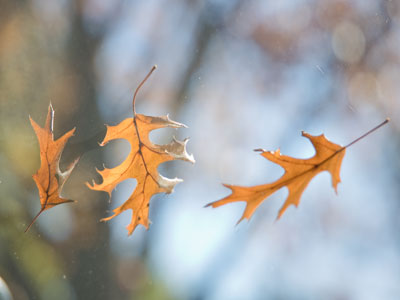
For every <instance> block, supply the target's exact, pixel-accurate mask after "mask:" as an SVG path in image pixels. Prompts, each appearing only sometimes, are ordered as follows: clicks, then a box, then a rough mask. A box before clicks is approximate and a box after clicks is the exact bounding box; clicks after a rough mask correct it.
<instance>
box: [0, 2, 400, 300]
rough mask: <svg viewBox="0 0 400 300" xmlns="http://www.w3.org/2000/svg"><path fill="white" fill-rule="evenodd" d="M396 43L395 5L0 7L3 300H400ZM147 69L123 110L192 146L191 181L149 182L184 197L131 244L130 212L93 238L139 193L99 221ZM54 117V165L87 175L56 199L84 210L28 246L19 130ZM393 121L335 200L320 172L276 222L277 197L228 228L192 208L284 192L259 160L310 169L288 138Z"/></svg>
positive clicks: (23, 145)
mask: <svg viewBox="0 0 400 300" xmlns="http://www.w3.org/2000/svg"><path fill="white" fill-rule="evenodd" d="M399 24H400V2H399V1H397V0H392V1H389V0H362V1H350V0H348V1H343V0H318V1H317V0H297V1H293V0H285V1H261V0H259V1H256V0H250V1H240V0H229V1H227V0H225V1H224V0H208V1H204V0H203V1H200V0H187V1H174V0H169V1H165V0H147V1H134V0H132V1H128V0H125V1H118V0H115V1H103V0H54V1H47V0H18V1H17V0H2V1H0V277H2V278H3V280H4V281H5V282H6V284H7V285H8V287H9V289H10V291H11V293H12V294H13V297H14V299H18V300H19V299H22V300H24V299H61V300H63V299H198V300H200V299H337V300H347V299H362V300H368V299H400V235H399V231H400V218H399V214H400V202H399V200H400V184H399V181H400V174H399V170H400V134H399V131H400V101H399V97H400V84H399V83H398V80H399V78H400V57H399V55H400V27H399ZM154 64H157V65H158V69H157V70H156V72H155V73H154V74H153V75H152V77H151V78H150V79H149V80H148V82H146V84H145V86H144V87H143V89H142V90H141V92H140V94H139V98H138V100H137V107H136V110H137V112H138V113H142V114H146V115H153V116H159V115H165V114H167V113H169V115H170V117H171V119H173V120H175V121H178V122H182V123H184V124H186V125H188V126H189V128H188V129H180V130H178V131H176V130H164V129H163V130H158V131H156V132H154V133H153V134H152V136H151V138H152V140H153V141H155V142H157V143H168V142H169V141H170V140H171V138H172V136H174V135H175V136H176V137H178V138H180V139H183V138H185V137H190V138H191V140H190V141H189V143H188V152H189V153H193V154H194V156H195V159H196V164H195V165H191V164H189V163H185V162H180V161H178V162H177V161H174V162H169V163H166V164H164V165H162V166H161V167H160V168H159V170H160V173H161V174H163V175H164V176H167V177H170V178H174V177H175V176H176V177H179V178H182V179H184V182H183V183H181V184H179V185H177V187H176V189H175V192H174V193H173V194H170V195H157V196H155V197H153V198H152V201H151V205H150V208H151V210H150V219H151V220H152V222H153V223H152V225H151V226H150V229H149V230H148V231H146V230H145V229H144V228H143V227H139V228H137V229H136V230H135V232H134V233H133V235H132V236H130V237H128V236H127V230H126V229H125V226H126V225H128V224H129V220H130V217H131V214H130V212H129V211H127V212H125V213H123V214H122V215H120V216H118V217H116V218H114V219H113V220H111V221H109V222H107V223H103V222H99V220H100V219H101V218H103V217H107V216H109V215H110V211H111V210H112V209H113V208H115V207H117V206H119V205H120V204H121V203H123V202H124V201H125V200H126V199H127V198H128V197H129V195H130V193H131V192H132V191H133V189H134V186H135V180H133V179H132V180H127V181H126V182H123V183H122V184H120V185H119V186H118V187H117V189H116V190H115V191H114V192H113V195H112V199H111V202H109V200H108V197H107V195H106V194H105V193H102V192H95V191H92V190H89V189H88V188H87V187H86V186H85V182H86V181H91V180H92V179H95V180H96V181H97V182H99V181H100V180H101V179H100V177H99V175H98V174H97V173H96V171H95V168H96V167H97V168H100V169H101V168H102V166H103V163H104V164H105V165H106V166H107V167H115V166H117V165H118V164H120V163H121V162H122V161H123V160H124V158H125V157H126V155H127V154H128V153H129V147H128V143H127V142H126V141H123V140H117V141H113V142H111V143H109V144H108V145H107V146H105V147H99V146H98V143H99V142H101V141H102V139H103V137H104V135H105V126H104V124H111V125H116V124H118V123H119V122H120V121H122V120H123V119H125V118H127V117H131V116H132V114H131V104H132V95H133V92H134V90H135V88H136V87H137V85H138V83H139V82H140V81H141V80H142V79H143V78H144V76H145V75H146V74H147V72H148V71H149V70H150V68H151V67H152V65H154ZM50 101H51V103H52V104H53V107H54V109H55V124H54V132H55V137H56V138H58V137H60V136H61V135H62V134H64V133H65V132H66V131H67V130H70V129H71V128H73V127H76V128H77V129H76V134H75V136H74V137H72V138H71V139H70V140H69V142H68V143H67V145H66V148H65V150H64V154H63V156H62V159H61V168H62V169H65V168H66V167H67V166H68V165H69V164H70V163H71V162H72V161H73V159H75V158H76V157H78V156H81V159H80V162H79V163H78V165H77V166H76V168H75V170H74V171H73V173H72V175H71V177H70V179H69V181H67V183H66V185H65V187H64V190H63V193H62V194H63V196H64V197H66V198H69V199H74V200H77V203H74V204H64V205H60V206H58V207H55V208H52V209H51V210H48V211H46V212H44V213H43V214H42V215H41V216H40V217H39V219H38V221H37V222H36V223H35V224H34V226H33V227H32V228H31V229H30V231H29V232H28V233H26V234H24V233H23V231H24V230H25V228H26V226H27V225H28V224H29V223H30V221H31V220H32V218H33V217H34V215H36V213H37V212H38V211H39V208H40V204H39V196H38V191H37V188H36V186H35V184H34V181H33V180H32V177H31V176H32V174H34V173H35V172H36V171H37V169H38V168H39V165H40V158H39V145H38V142H37V138H36V136H35V134H34V131H33V129H32V128H31V125H30V123H29V115H30V116H31V117H32V118H33V119H34V120H35V121H36V122H37V123H38V124H40V125H41V126H43V125H44V122H45V118H46V113H47V107H48V105H49V103H50ZM386 117H390V118H391V122H390V123H389V124H388V125H386V126H385V127H383V128H381V129H379V131H377V132H374V133H373V134H372V135H370V136H368V137H367V138H365V139H363V140H361V141H360V142H358V143H356V144H355V145H353V146H351V147H350V148H349V149H347V153H346V156H345V158H344V160H343V165H342V169H341V178H342V183H341V184H340V185H339V187H338V195H335V193H334V190H333V189H332V187H331V183H330V176H329V174H328V173H326V172H325V173H323V174H320V175H319V176H317V177H316V178H315V179H314V180H313V181H312V182H311V184H310V185H309V187H308V188H307V189H306V191H305V193H304V194H303V196H302V199H301V203H300V206H299V207H298V208H297V209H296V208H295V207H293V206H292V207H290V208H289V209H288V210H287V211H286V213H285V214H284V215H283V217H282V218H281V219H280V220H279V221H275V219H276V215H277V213H278V210H279V208H280V207H281V205H282V204H283V202H284V199H285V197H286V195H287V191H286V190H285V189H282V190H280V191H278V192H277V193H276V194H274V195H272V196H271V197H270V198H268V200H266V201H265V202H264V203H263V204H262V205H261V206H260V207H259V209H258V210H257V211H256V213H255V214H254V216H253V218H252V219H251V220H250V221H249V222H247V221H244V222H242V223H240V224H239V225H238V226H235V224H236V222H237V220H238V219H239V218H240V216H241V214H242V212H243V209H244V206H245V205H244V203H237V204H230V205H226V206H223V207H220V208H216V209H212V208H203V206H204V205H206V204H207V203H209V202H211V201H215V200H218V199H221V198H223V197H225V196H226V195H228V194H229V190H228V189H226V188H224V187H223V186H222V185H221V183H229V184H239V185H256V184H263V183H267V182H272V181H274V180H276V179H277V178H279V177H280V176H281V174H282V173H283V170H282V169H281V168H280V167H279V166H277V165H274V164H272V163H271V162H269V161H267V160H266V159H264V158H263V157H261V156H260V155H259V154H257V153H255V152H253V151H252V150H253V149H255V148H264V149H267V150H276V149H277V148H280V149H281V152H282V153H283V154H285V155H291V156H294V157H299V158H307V157H310V156H312V155H313V153H314V150H313V148H312V146H311V144H310V143H309V141H308V140H307V139H305V138H303V137H301V135H300V133H301V130H305V131H307V132H309V133H311V134H313V135H317V134H321V133H324V134H325V135H326V136H327V137H328V139H330V140H331V141H333V142H335V143H338V144H341V145H346V144H348V143H349V142H351V141H352V140H354V139H356V138H357V137H359V136H360V135H362V134H363V133H365V132H366V131H368V130H369V129H371V128H373V127H374V126H376V125H378V124H379V123H380V122H382V121H383V120H384V119H385V118H386ZM2 286H4V285H2ZM2 289H4V288H0V290H2ZM3 293H4V292H3ZM4 297H5V296H4ZM0 298H1V297H0Z"/></svg>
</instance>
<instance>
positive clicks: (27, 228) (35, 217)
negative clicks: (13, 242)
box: [24, 206, 46, 233]
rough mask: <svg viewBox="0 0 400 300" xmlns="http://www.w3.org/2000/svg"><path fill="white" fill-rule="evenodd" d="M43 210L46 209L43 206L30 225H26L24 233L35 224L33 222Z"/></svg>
mask: <svg viewBox="0 0 400 300" xmlns="http://www.w3.org/2000/svg"><path fill="white" fill-rule="evenodd" d="M44 207H46V206H44ZM43 211H44V209H43V208H42V209H41V210H40V211H39V212H38V214H37V215H36V216H35V217H34V218H33V220H32V222H31V224H29V226H28V227H26V229H25V231H24V233H26V232H27V231H28V230H29V228H31V226H32V225H33V223H35V221H36V220H37V218H38V217H39V216H40V214H41V213H42V212H43Z"/></svg>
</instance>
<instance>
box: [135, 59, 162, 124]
mask: <svg viewBox="0 0 400 300" xmlns="http://www.w3.org/2000/svg"><path fill="white" fill-rule="evenodd" d="M155 69H157V65H154V66H153V67H152V68H151V70H150V72H149V73H148V74H147V75H146V77H145V78H144V79H143V80H142V82H141V83H140V84H139V85H138V87H137V88H136V90H135V94H133V100H132V106H133V116H134V117H135V116H136V109H135V102H136V95H137V93H138V92H139V90H140V88H141V87H142V85H143V84H144V83H145V82H146V80H147V79H148V78H149V77H150V75H151V73H153V72H154V70H155Z"/></svg>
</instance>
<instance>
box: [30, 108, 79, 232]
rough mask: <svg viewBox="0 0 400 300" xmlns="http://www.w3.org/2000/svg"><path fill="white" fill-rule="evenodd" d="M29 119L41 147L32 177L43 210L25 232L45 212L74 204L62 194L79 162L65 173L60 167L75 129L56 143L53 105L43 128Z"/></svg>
mask: <svg viewBox="0 0 400 300" xmlns="http://www.w3.org/2000/svg"><path fill="white" fill-rule="evenodd" d="M29 119H30V121H31V124H32V127H33V129H34V130H35V133H36V136H37V138H38V141H39V146H40V161H41V164H40V168H39V170H38V171H37V172H36V174H34V175H33V176H32V177H33V180H34V181H35V182H36V185H37V188H38V190H39V196H40V204H41V209H40V211H39V213H38V214H37V215H36V216H35V218H34V219H33V221H32V222H31V224H29V226H28V227H27V228H26V230H25V232H26V231H28V230H29V228H30V227H31V226H32V224H33V223H34V222H35V221H36V219H37V218H38V217H39V215H40V214H41V213H42V212H43V211H45V210H47V209H49V208H52V207H54V206H56V205H58V204H62V203H67V202H73V200H69V199H65V198H62V197H61V196H60V193H61V190H62V188H63V186H64V183H65V181H66V180H67V179H68V177H69V175H70V174H71V172H72V170H73V169H74V167H75V165H76V164H77V162H78V160H79V159H76V160H75V161H74V162H73V163H72V164H71V165H70V166H69V167H68V169H67V170H66V171H65V172H61V170H60V166H59V163H60V157H61V154H62V151H63V149H64V146H65V144H66V143H67V141H68V139H69V138H70V137H71V136H73V135H74V132H75V128H73V129H72V130H70V131H68V132H67V133H65V134H64V135H63V136H62V137H60V138H59V139H58V140H56V141H55V140H54V136H53V122H54V110H53V107H52V106H51V104H50V105H49V109H48V113H47V118H46V124H45V126H44V127H43V128H42V127H40V126H39V125H38V124H37V123H36V122H35V121H34V120H32V118H31V117H29Z"/></svg>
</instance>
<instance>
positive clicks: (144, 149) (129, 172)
mask: <svg viewBox="0 0 400 300" xmlns="http://www.w3.org/2000/svg"><path fill="white" fill-rule="evenodd" d="M154 70H155V66H154V67H153V68H152V70H151V71H150V73H149V74H148V75H147V76H146V78H145V79H144V80H143V81H142V82H141V84H140V85H139V86H138V88H137V89H136V91H135V94H134V96H133V118H127V119H125V120H124V121H122V122H121V123H119V124H118V125H116V126H109V125H107V133H106V136H105V138H104V140H103V142H102V143H101V144H100V146H104V145H106V144H107V143H108V142H109V141H112V140H115V139H125V140H127V141H128V142H129V144H130V147H131V152H130V153H129V155H128V157H127V158H126V159H125V160H124V161H123V162H122V163H121V164H120V165H119V166H117V167H115V168H112V169H108V168H104V170H101V171H99V170H97V171H98V173H99V174H100V175H101V176H102V178H103V182H102V183H100V184H96V183H95V182H94V181H93V185H92V186H91V185H90V184H88V183H87V186H88V187H89V188H91V189H92V190H97V191H104V192H107V193H108V194H109V196H110V197H111V192H112V191H113V189H114V188H115V187H116V186H117V185H118V184H119V183H121V182H122V181H124V180H125V179H128V178H135V179H136V181H137V184H136V188H135V190H134V191H133V193H132V195H131V196H130V197H129V199H128V200H126V201H125V203H123V204H122V205H121V206H119V207H117V208H116V209H114V210H113V212H114V214H113V215H112V216H110V217H108V218H103V219H102V221H108V220H110V219H112V218H114V217H115V216H117V215H119V214H120V213H122V212H123V211H125V210H128V209H131V210H132V219H131V223H130V224H129V225H128V226H127V227H126V228H127V229H128V232H129V235H131V234H132V232H133V231H134V230H135V228H136V226H138V225H139V224H142V225H143V226H144V227H146V229H148V227H149V217H148V216H149V202H150V199H151V197H152V196H153V195H155V194H158V193H162V192H164V193H167V194H169V193H171V192H173V189H174V187H175V185H176V184H177V183H179V182H181V181H182V180H181V179H178V178H175V179H169V178H165V177H163V176H162V175H160V174H159V173H158V171H157V168H158V166H159V165H160V164H162V163H164V162H167V161H171V160H176V159H180V160H184V161H188V162H192V163H194V158H193V156H192V155H189V154H188V153H187V152H186V143H187V142H188V139H185V140H184V141H178V140H176V139H175V138H173V140H172V142H171V143H169V144H167V145H156V144H153V143H152V142H151V141H150V139H149V133H150V132H151V131H152V130H155V129H159V128H165V127H172V128H180V127H186V126H185V125H184V124H181V123H178V122H175V121H172V120H170V119H169V117H168V116H162V117H150V116H145V115H141V114H137V113H136V111H135V99H136V95H137V92H138V90H139V89H140V87H141V86H142V85H143V83H144V82H145V81H146V80H147V78H148V77H149V76H150V74H151V73H152V72H153V71H154Z"/></svg>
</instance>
